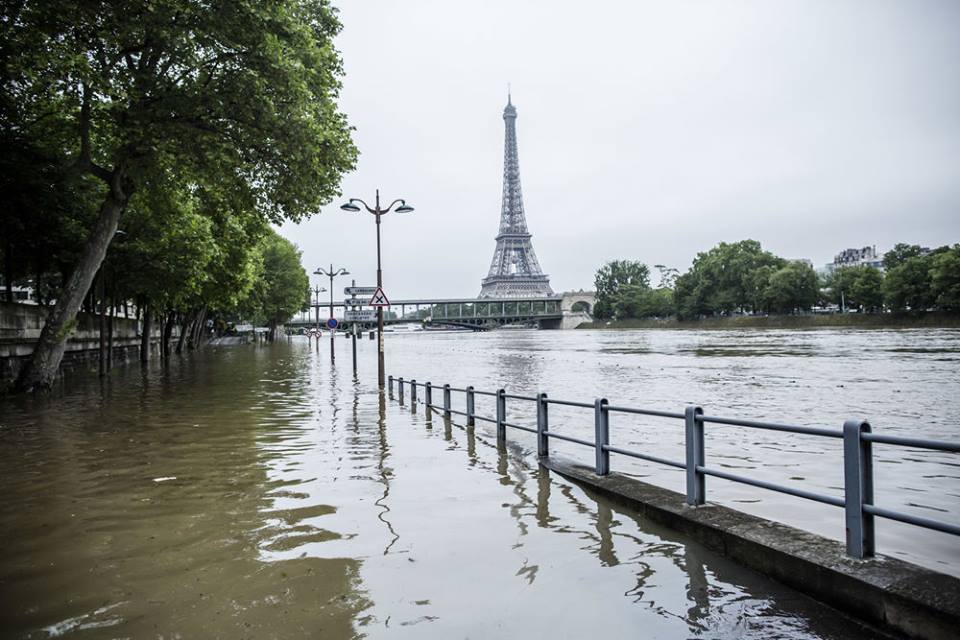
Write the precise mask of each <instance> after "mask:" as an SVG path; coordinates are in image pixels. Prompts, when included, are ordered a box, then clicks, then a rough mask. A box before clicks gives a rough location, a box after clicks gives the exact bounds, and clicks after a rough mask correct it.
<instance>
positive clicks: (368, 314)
mask: <svg viewBox="0 0 960 640" xmlns="http://www.w3.org/2000/svg"><path fill="white" fill-rule="evenodd" d="M376 319H377V312H376V311H374V310H373V309H347V314H346V316H345V317H344V320H349V321H350V322H373V321H374V320H376Z"/></svg>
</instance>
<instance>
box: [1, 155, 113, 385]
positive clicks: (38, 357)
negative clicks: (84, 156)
mask: <svg viewBox="0 0 960 640" xmlns="http://www.w3.org/2000/svg"><path fill="white" fill-rule="evenodd" d="M125 178H126V177H125V171H124V170H123V169H120V168H118V169H116V170H114V171H113V173H111V175H110V191H109V192H108V193H107V197H106V199H105V200H104V201H103V204H102V205H101V206H100V214H99V216H98V217H97V221H96V223H94V225H93V230H92V231H91V232H90V236H89V237H88V238H87V242H86V245H85V246H84V248H83V254H82V255H81V256H80V259H79V260H78V262H77V265H76V267H74V269H73V273H71V274H70V279H69V280H68V281H67V285H66V286H65V287H64V288H63V290H62V291H61V292H60V295H58V296H57V303H56V304H55V305H54V306H53V309H51V310H50V313H49V314H48V316H47V321H46V323H45V324H44V325H43V329H42V330H41V331H40V337H39V338H38V339H37V343H36V345H34V348H33V354H31V356H30V359H29V360H28V361H27V363H26V365H25V366H24V367H23V369H22V370H21V371H20V376H19V378H18V379H17V384H16V387H15V388H16V389H17V390H18V391H32V390H47V389H50V387H51V386H53V381H54V379H55V378H56V377H57V372H58V371H59V370H60V362H61V360H63V352H64V350H65V349H66V346H67V337H68V336H69V335H70V331H71V330H72V329H73V327H74V324H75V322H76V319H77V311H79V310H80V305H81V304H82V303H83V298H84V296H86V293H87V291H89V290H90V284H91V282H92V281H93V277H94V275H95V274H96V273H97V269H99V268H100V264H101V263H103V258H104V257H105V256H106V254H107V247H109V246H110V242H111V240H113V236H114V234H115V233H116V232H117V225H118V224H119V222H120V216H121V215H122V214H123V210H124V209H125V208H126V206H127V200H128V199H129V197H130V196H129V194H128V193H126V192H125V191H124V186H125V185H124V181H125ZM38 285H39V282H38Z"/></svg>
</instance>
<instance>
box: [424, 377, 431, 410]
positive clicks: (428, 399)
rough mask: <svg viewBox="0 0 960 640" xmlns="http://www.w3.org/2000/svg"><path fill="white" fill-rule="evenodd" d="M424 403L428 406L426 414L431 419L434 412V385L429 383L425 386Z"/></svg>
mask: <svg viewBox="0 0 960 640" xmlns="http://www.w3.org/2000/svg"><path fill="white" fill-rule="evenodd" d="M423 402H424V404H425V405H426V406H427V411H426V414H427V416H428V417H429V416H430V413H431V412H432V411H433V407H431V406H430V405H432V404H433V385H432V384H430V383H429V382H427V384H425V385H423Z"/></svg>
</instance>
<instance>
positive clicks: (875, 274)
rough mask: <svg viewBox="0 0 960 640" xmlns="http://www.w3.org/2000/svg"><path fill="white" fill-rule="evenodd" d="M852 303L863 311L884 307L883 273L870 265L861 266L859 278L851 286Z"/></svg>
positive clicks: (878, 309) (877, 309)
mask: <svg viewBox="0 0 960 640" xmlns="http://www.w3.org/2000/svg"><path fill="white" fill-rule="evenodd" d="M850 297H851V299H852V303H853V304H855V305H857V306H859V307H860V309H861V310H863V311H871V312H872V311H880V310H881V309H883V274H882V273H880V270H879V269H877V268H875V267H871V266H868V265H865V266H862V267H860V268H859V273H858V274H857V278H856V279H855V280H854V281H853V284H852V286H851V287H850Z"/></svg>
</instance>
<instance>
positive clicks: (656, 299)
mask: <svg viewBox="0 0 960 640" xmlns="http://www.w3.org/2000/svg"><path fill="white" fill-rule="evenodd" d="M613 307H614V316H615V317H616V318H617V319H621V318H666V317H669V316H672V315H674V313H675V310H674V306H673V290H671V289H666V288H663V287H661V288H659V289H651V288H650V287H644V286H642V285H635V284H631V285H625V286H623V287H622V288H621V289H620V291H619V292H618V293H617V296H616V300H615V302H614V304H613Z"/></svg>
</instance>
